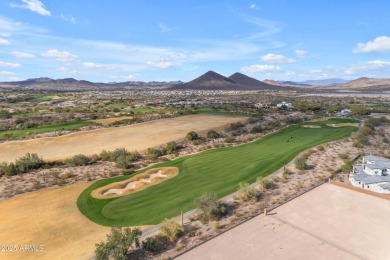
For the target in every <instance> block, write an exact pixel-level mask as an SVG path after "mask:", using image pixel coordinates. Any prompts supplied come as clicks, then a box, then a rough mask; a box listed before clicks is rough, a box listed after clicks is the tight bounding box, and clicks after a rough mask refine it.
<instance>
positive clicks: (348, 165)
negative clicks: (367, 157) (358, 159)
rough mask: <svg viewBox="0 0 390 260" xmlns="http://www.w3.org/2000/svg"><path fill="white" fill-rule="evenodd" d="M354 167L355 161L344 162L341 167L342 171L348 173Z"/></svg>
mask: <svg viewBox="0 0 390 260" xmlns="http://www.w3.org/2000/svg"><path fill="white" fill-rule="evenodd" d="M352 165H353V161H351V160H346V161H345V162H344V164H343V165H341V170H342V171H343V172H348V171H350V170H351V168H352Z"/></svg>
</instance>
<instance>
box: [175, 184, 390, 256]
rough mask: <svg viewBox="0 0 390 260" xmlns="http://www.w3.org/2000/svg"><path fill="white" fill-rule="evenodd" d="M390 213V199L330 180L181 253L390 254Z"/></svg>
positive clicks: (265, 254) (215, 254)
mask: <svg viewBox="0 0 390 260" xmlns="http://www.w3.org/2000/svg"><path fill="white" fill-rule="evenodd" d="M389 218H390V204H389V203H388V201H386V200H384V199H380V198H376V197H372V196H368V195H366V194H362V193H358V192H355V191H351V190H348V189H345V188H341V187H337V186H335V185H331V184H324V185H322V186H320V187H318V188H316V189H314V190H312V191H310V192H308V193H306V194H304V195H303V196H301V197H299V198H297V199H295V200H293V201H291V202H289V203H287V204H284V205H283V206H281V207H279V208H277V209H275V210H274V211H272V212H270V214H269V215H268V216H267V217H265V216H263V215H261V216H259V217H256V218H254V219H252V220H250V221H248V222H246V223H245V224H242V225H240V226H238V227H237V228H234V229H232V230H230V231H228V232H226V233H224V234H222V235H220V236H219V237H217V238H215V239H213V240H211V241H209V242H207V243H205V244H203V245H201V246H199V247H197V248H195V249H194V250H192V251H189V252H188V253H186V254H184V255H182V256H181V257H179V258H178V259H390V249H389V247H388V237H389V236H390V224H389V221H388V219H389ZM227 245H228V246H227ZM367 245H369V246H367Z"/></svg>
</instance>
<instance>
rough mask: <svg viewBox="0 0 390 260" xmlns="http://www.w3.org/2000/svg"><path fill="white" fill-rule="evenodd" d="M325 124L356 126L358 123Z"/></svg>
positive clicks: (331, 125)
mask: <svg viewBox="0 0 390 260" xmlns="http://www.w3.org/2000/svg"><path fill="white" fill-rule="evenodd" d="M326 125H327V126H330V127H343V126H356V127H357V126H358V125H359V124H358V123H340V124H326Z"/></svg>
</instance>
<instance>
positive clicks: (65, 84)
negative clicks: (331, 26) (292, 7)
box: [0, 71, 390, 92]
mask: <svg viewBox="0 0 390 260" xmlns="http://www.w3.org/2000/svg"><path fill="white" fill-rule="evenodd" d="M0 87H2V88H25V89H59V90H78V89H80V90H87V89H170V90H234V91H240V90H242V91H245V90H271V91H285V90H288V91H302V92H308V91H309V92H310V91H326V92H328V91H366V92H367V91H375V92H383V91H390V79H387V78H365V77H364V78H359V79H356V80H352V81H348V80H343V79H336V78H335V79H324V80H306V81H275V80H264V81H260V80H257V79H254V78H251V77H249V76H247V75H244V74H242V73H239V72H237V73H234V74H233V75H231V76H229V77H225V76H223V75H221V74H218V73H216V72H214V71H208V72H206V73H205V74H203V75H201V76H199V77H198V78H196V79H194V80H192V81H189V82H187V83H183V82H181V81H170V82H164V81H163V82H159V81H151V82H143V81H126V82H111V83H99V82H97V83H96V82H90V81H87V80H76V79H74V78H65V79H51V78H44V77H43V78H35V79H27V80H23V81H13V82H0Z"/></svg>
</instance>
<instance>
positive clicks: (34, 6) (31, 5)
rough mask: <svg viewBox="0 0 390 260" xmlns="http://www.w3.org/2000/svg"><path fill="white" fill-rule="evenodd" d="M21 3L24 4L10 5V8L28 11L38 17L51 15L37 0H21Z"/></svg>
mask: <svg viewBox="0 0 390 260" xmlns="http://www.w3.org/2000/svg"><path fill="white" fill-rule="evenodd" d="M22 2H23V3H24V4H16V3H11V4H10V6H11V7H16V8H24V9H28V10H30V11H32V12H35V13H38V14H40V15H47V16H50V15H51V13H50V11H48V10H47V9H45V5H44V4H43V3H42V2H41V1H39V0H22Z"/></svg>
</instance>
